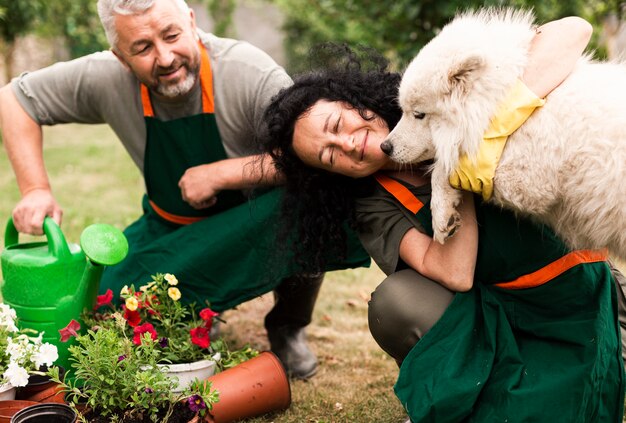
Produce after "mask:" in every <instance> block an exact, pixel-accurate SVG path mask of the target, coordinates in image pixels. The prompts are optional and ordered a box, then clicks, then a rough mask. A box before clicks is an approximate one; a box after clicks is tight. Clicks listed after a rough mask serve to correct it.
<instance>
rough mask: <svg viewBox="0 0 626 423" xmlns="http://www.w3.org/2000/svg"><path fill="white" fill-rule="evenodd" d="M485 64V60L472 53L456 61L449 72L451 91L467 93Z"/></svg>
mask: <svg viewBox="0 0 626 423" xmlns="http://www.w3.org/2000/svg"><path fill="white" fill-rule="evenodd" d="M484 66H485V60H484V59H483V57H481V56H478V55H471V56H468V57H465V58H463V59H462V60H460V61H459V62H457V63H455V65H454V66H453V67H451V68H450V70H449V72H448V84H449V86H450V91H457V92H458V93H459V94H461V95H465V94H467V93H468V92H469V90H470V89H471V87H472V82H473V81H474V80H475V79H476V78H477V77H478V76H479V74H480V71H481V69H483V67H484Z"/></svg>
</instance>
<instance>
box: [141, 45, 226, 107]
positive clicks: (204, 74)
mask: <svg viewBox="0 0 626 423" xmlns="http://www.w3.org/2000/svg"><path fill="white" fill-rule="evenodd" d="M198 44H199V45H200V85H201V86H202V112H203V113H215V101H214V100H213V71H212V70H211V61H210V60H209V53H208V52H207V51H206V48H205V47H204V45H203V44H202V43H201V42H198ZM141 104H142V105H143V115H144V117H154V109H153V108H152V101H151V100H150V91H149V90H148V87H146V86H145V85H144V84H141Z"/></svg>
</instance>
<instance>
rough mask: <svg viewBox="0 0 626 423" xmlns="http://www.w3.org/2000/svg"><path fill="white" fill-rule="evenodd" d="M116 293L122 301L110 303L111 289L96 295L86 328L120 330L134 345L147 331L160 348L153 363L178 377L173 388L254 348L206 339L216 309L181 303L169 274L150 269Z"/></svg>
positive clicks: (242, 357)
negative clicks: (148, 276)
mask: <svg viewBox="0 0 626 423" xmlns="http://www.w3.org/2000/svg"><path fill="white" fill-rule="evenodd" d="M120 297H121V299H122V300H123V305H122V306H121V307H120V308H117V307H115V306H114V305H113V304H112V300H113V293H112V292H111V290H109V291H107V293H106V294H104V295H101V296H98V298H97V303H96V308H95V310H94V311H93V312H92V313H88V314H87V315H84V316H83V319H84V321H85V323H86V324H87V325H89V326H91V327H92V328H111V329H114V330H117V331H121V332H123V333H124V335H125V336H126V337H128V338H129V339H132V342H133V344H135V345H140V344H141V342H142V339H143V337H144V336H145V335H146V334H147V335H148V336H149V337H150V339H152V340H153V341H155V343H156V345H155V349H156V350H157V351H159V353H160V354H159V359H158V365H159V367H161V368H162V369H163V371H165V372H167V373H168V374H169V375H170V376H171V377H173V378H176V379H178V380H179V386H178V387H176V388H175V390H176V391H178V392H180V391H181V390H182V389H183V388H184V387H185V386H186V385H188V384H189V383H190V382H191V381H192V380H193V379H194V378H198V379H200V380H204V379H206V378H207V377H208V376H210V375H212V374H213V373H215V371H216V370H221V369H223V368H225V366H226V367H231V366H234V365H236V364H238V363H239V362H242V361H245V360H247V359H249V358H251V357H254V356H256V355H257V354H258V352H257V351H255V350H253V349H251V348H249V347H244V348H243V349H241V350H238V351H236V352H231V351H229V349H228V347H227V345H226V343H225V342H224V341H223V340H213V342H212V340H211V339H210V336H209V335H210V331H211V327H212V324H213V319H216V318H219V317H218V314H217V313H215V312H214V311H212V310H211V309H210V308H209V307H208V305H207V307H204V308H202V309H201V310H199V311H197V310H196V307H195V304H189V305H184V304H183V303H182V301H181V298H182V293H181V292H180V290H179V289H178V279H177V278H176V276H174V275H172V274H169V273H167V274H160V273H159V274H156V275H154V276H153V277H152V281H150V282H149V283H147V284H145V285H142V286H140V287H139V289H135V287H134V285H131V286H125V287H124V288H122V290H121V292H120ZM116 316H122V318H123V322H124V323H125V324H124V325H119V324H118V323H117V321H118V320H116ZM220 358H222V359H223V360H224V361H221V360H220ZM220 363H223V364H220Z"/></svg>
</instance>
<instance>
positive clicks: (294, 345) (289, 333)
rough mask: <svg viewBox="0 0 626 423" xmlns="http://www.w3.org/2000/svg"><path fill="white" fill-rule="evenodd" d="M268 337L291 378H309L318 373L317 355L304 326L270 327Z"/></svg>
mask: <svg viewBox="0 0 626 423" xmlns="http://www.w3.org/2000/svg"><path fill="white" fill-rule="evenodd" d="M267 337H268V339H269V341H270V349H271V351H272V352H273V353H274V354H276V356H277V357H278V358H279V359H280V361H281V362H282V364H283V367H284V368H285V371H286V372H287V375H288V376H289V377H290V378H293V379H308V378H310V377H312V376H313V375H315V373H317V357H316V356H315V354H313V351H311V349H310V348H309V346H308V345H307V343H306V339H305V334H304V328H290V327H288V326H283V327H280V328H276V329H268V330H267Z"/></svg>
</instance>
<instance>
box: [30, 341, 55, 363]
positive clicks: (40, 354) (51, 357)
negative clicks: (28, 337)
mask: <svg viewBox="0 0 626 423" xmlns="http://www.w3.org/2000/svg"><path fill="white" fill-rule="evenodd" d="M57 358H59V352H58V351H57V347H56V346H54V345H52V344H50V343H48V342H45V343H43V344H41V345H40V346H39V351H37V352H35V354H33V356H32V357H31V359H32V360H33V361H34V362H35V366H36V367H37V368H39V367H41V366H43V365H44V364H45V365H46V366H48V367H50V366H52V363H54V362H55V361H56V359H57Z"/></svg>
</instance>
